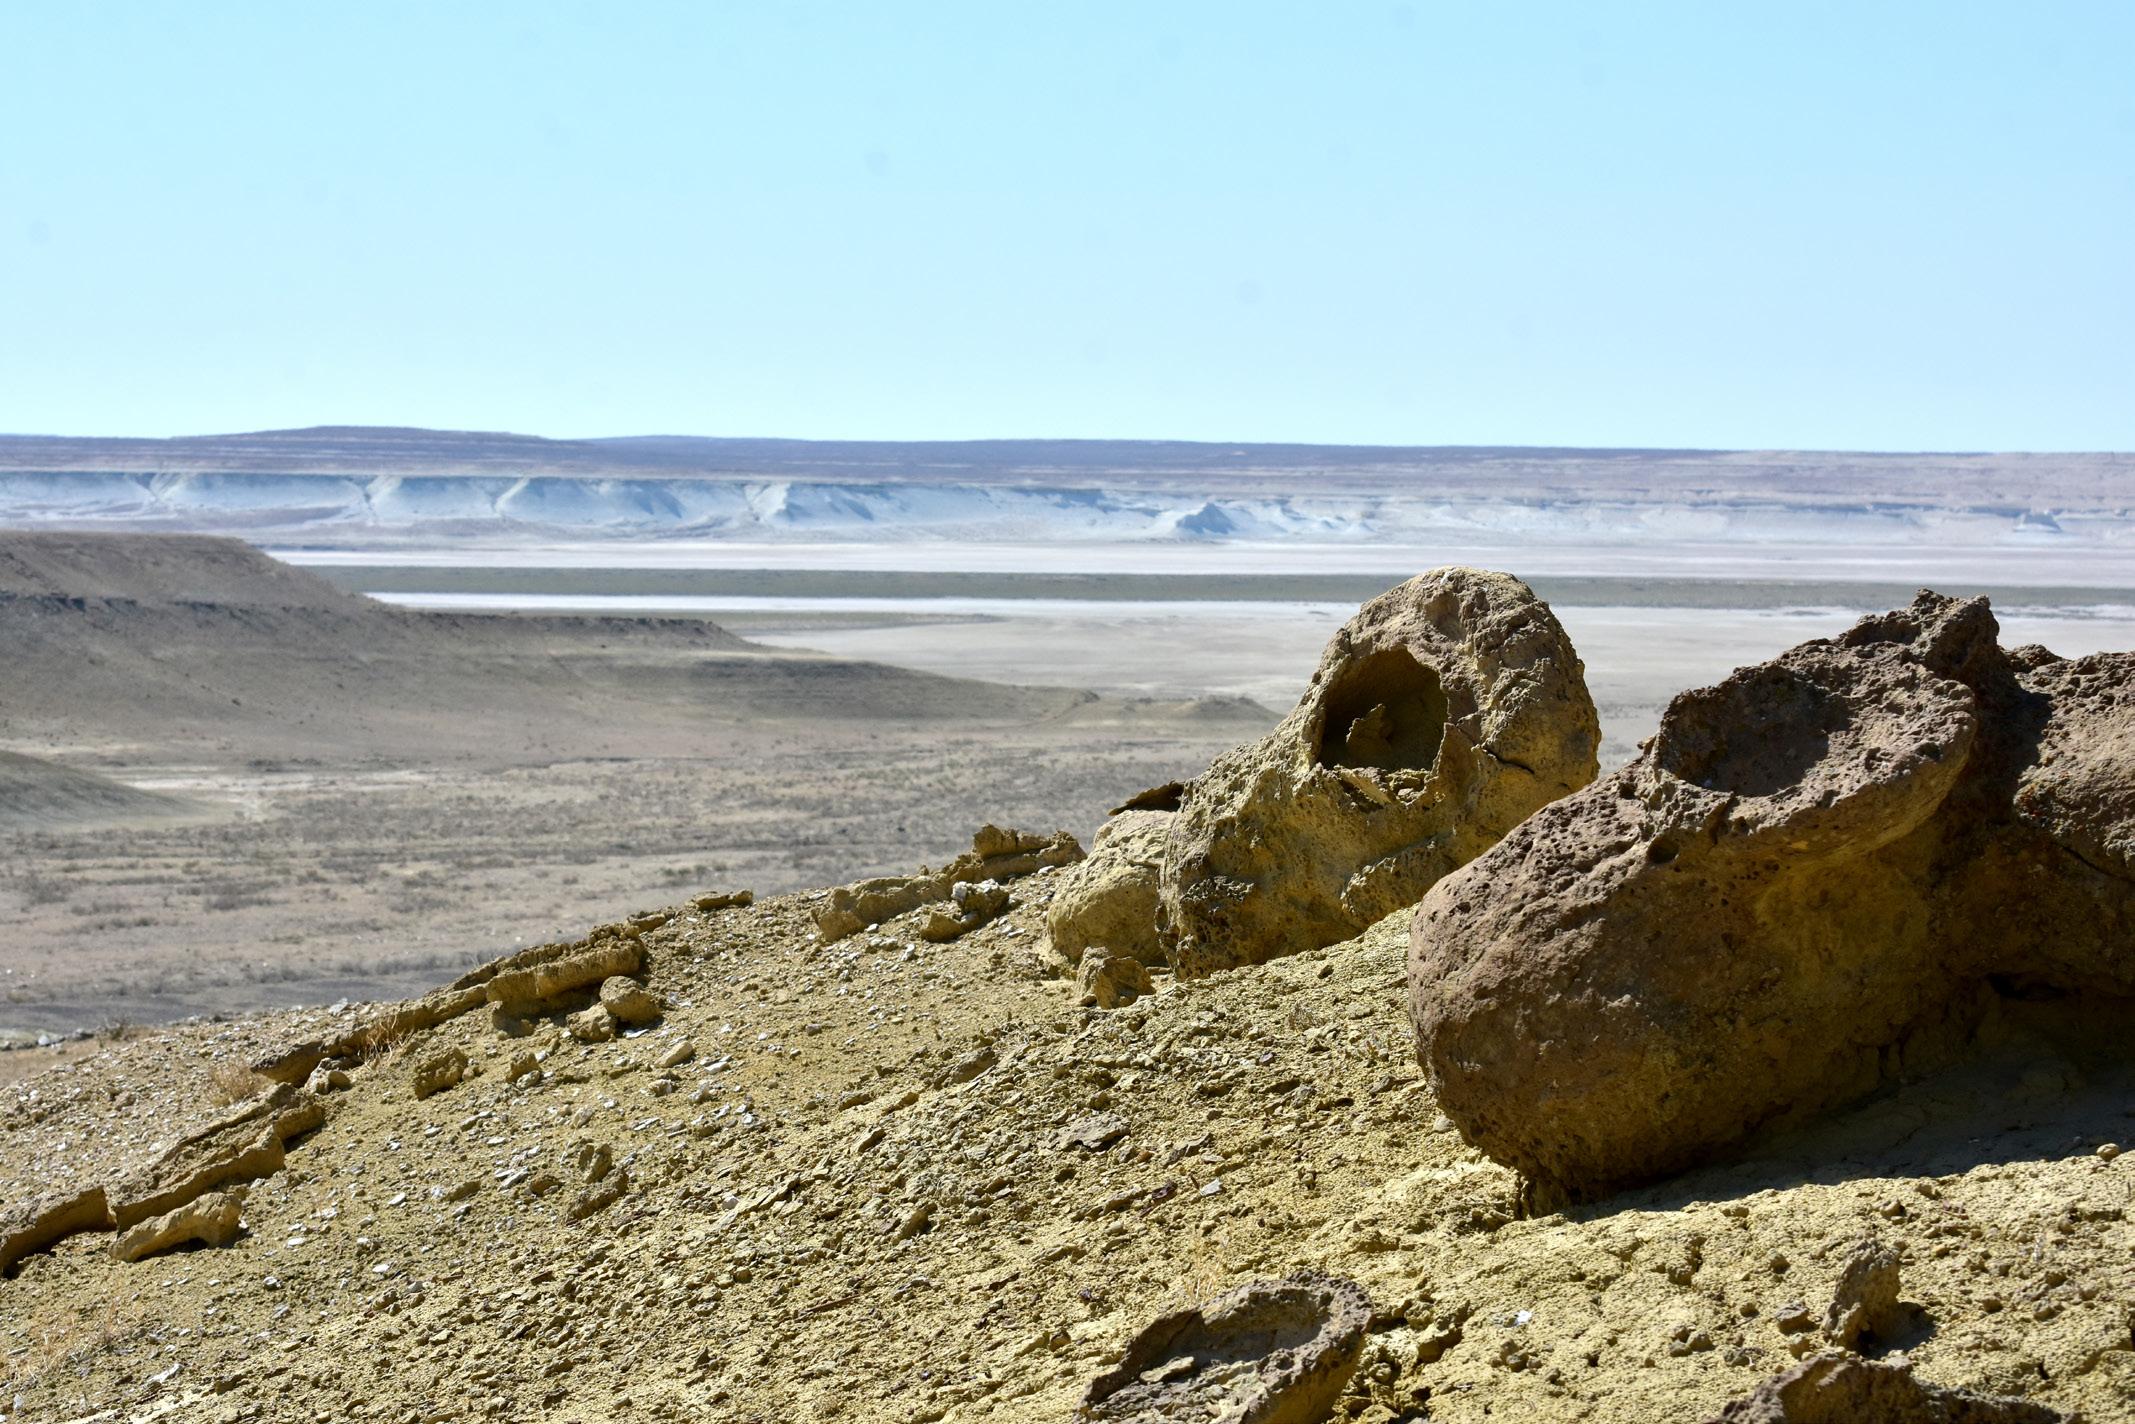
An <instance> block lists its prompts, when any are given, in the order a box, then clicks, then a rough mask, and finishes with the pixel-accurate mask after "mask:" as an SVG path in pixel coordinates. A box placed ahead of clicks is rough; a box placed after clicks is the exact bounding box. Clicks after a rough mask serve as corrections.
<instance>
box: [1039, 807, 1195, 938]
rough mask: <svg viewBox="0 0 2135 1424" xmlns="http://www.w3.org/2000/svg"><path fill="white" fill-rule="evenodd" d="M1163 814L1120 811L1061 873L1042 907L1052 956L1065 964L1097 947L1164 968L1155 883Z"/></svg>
mask: <svg viewBox="0 0 2135 1424" xmlns="http://www.w3.org/2000/svg"><path fill="white" fill-rule="evenodd" d="M1171 819H1172V813H1171V812H1169V811H1140V810H1130V811H1121V812H1119V813H1118V814H1116V815H1114V816H1113V817H1112V819H1111V820H1109V821H1107V822H1105V824H1104V827H1103V829H1101V830H1099V831H1098V833H1097V838H1096V839H1095V840H1093V841H1092V842H1090V854H1089V857H1088V858H1087V859H1085V860H1084V861H1083V862H1082V863H1081V864H1079V865H1076V866H1073V867H1071V868H1070V869H1068V870H1067V871H1065V872H1064V873H1063V874H1061V875H1060V877H1059V878H1058V880H1057V882H1056V884H1055V888H1054V890H1053V899H1052V903H1051V904H1050V905H1048V906H1047V907H1046V911H1045V928H1046V931H1047V933H1048V934H1049V935H1050V936H1051V938H1052V944H1053V952H1054V953H1056V954H1058V955H1060V956H1061V957H1062V958H1063V959H1065V960H1067V962H1068V963H1070V964H1079V963H1081V961H1082V953H1083V951H1084V950H1086V949H1088V948H1089V947H1090V946H1091V945H1093V944H1101V945H1103V946H1105V947H1106V948H1107V949H1110V950H1111V951H1112V952H1113V953H1114V954H1127V955H1132V956H1133V957H1134V958H1136V959H1139V960H1140V961H1141V962H1142V963H1144V964H1147V965H1151V966H1154V967H1159V968H1161V967H1165V966H1167V965H1168V964H1169V962H1170V961H1169V959H1168V957H1167V956H1166V955H1165V953H1164V946H1163V944H1162V942H1161V940H1160V938H1159V936H1158V934H1157V879H1158V876H1159V874H1160V872H1161V870H1162V867H1163V863H1164V840H1165V837H1166V836H1168V835H1169V834H1170V832H1171Z"/></svg>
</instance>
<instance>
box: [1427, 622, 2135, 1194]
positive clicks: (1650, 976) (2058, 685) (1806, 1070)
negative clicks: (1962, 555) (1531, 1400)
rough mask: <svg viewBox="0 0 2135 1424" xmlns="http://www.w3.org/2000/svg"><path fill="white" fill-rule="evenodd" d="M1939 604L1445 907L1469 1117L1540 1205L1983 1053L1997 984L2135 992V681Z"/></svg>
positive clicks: (1689, 711) (1696, 738)
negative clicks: (1893, 1079)
mask: <svg viewBox="0 0 2135 1424" xmlns="http://www.w3.org/2000/svg"><path fill="white" fill-rule="evenodd" d="M1996 633H1997V628H1996V625H1995V622H1994V619H1993V616H1992V614H1991V613H1990V612H1989V610H1988V608H1987V605H1986V603H1985V601H1984V600H1979V599H1974V600H1969V601H1958V600H1953V599H1948V598H1943V597H1940V596H1938V595H1934V594H1927V593H1923V594H1922V595H1921V596H1920V597H1919V598H1918V599H1916V600H1915V602H1914V603H1913V605H1912V606H1911V607H1910V608H1907V609H1904V610H1900V611H1898V612H1894V613H1890V614H1884V615H1880V616H1878V617H1874V618H1869V619H1865V620H1863V621H1862V622H1861V623H1860V624H1858V625H1856V626H1855V627H1854V628H1853V629H1852V630H1850V631H1849V632H1848V633H1846V634H1845V635H1843V636H1842V637H1840V638H1837V639H1833V640H1818V641H1815V642H1810V643H1805V644H1802V645H1801V646H1800V647H1797V648H1794V649H1791V650H1790V651H1788V652H1787V653H1785V654H1782V655H1781V656H1780V657H1778V658H1776V659H1774V660H1773V661H1771V662H1769V663H1766V664H1764V665H1762V666H1759V667H1755V668H1748V669H1744V670H1742V671H1740V672H1737V673H1736V674H1735V675H1734V676H1733V677H1730V678H1729V679H1728V680H1727V681H1725V682H1723V683H1721V684H1720V685H1718V686H1717V687H1712V688H1705V689H1701V690H1698V691H1694V692H1688V693H1685V694H1683V695H1681V696H1679V697H1678V698H1676V699H1675V701H1674V702H1673V703H1672V704H1670V706H1669V708H1668V711H1667V714H1666V715H1665V716H1664V718H1663V719H1662V723H1661V728H1660V732H1659V734H1658V735H1657V736H1656V737H1655V738H1654V739H1653V741H1652V742H1650V743H1649V744H1648V746H1647V749H1646V751H1645V752H1644V754H1643V755H1641V756H1640V757H1639V759H1638V760H1636V761H1634V762H1633V763H1632V764H1631V765H1630V766H1628V767H1626V768H1624V769H1623V770H1622V771H1620V772H1618V773H1616V774H1614V775H1612V776H1610V777H1608V778H1606V779H1605V780H1603V781H1601V782H1598V783H1596V784H1595V785H1593V786H1590V787H1588V788H1586V789H1585V790H1584V791H1581V792H1580V793H1578V794H1576V795H1574V796H1570V797H1567V798H1565V799H1564V800H1562V801H1559V802H1557V803H1555V804H1553V805H1550V806H1546V807H1544V808H1543V809H1542V810H1540V811H1539V812H1537V813H1536V814H1535V815H1534V816H1533V817H1531V818H1530V819H1529V820H1528V821H1527V822H1526V823H1524V824H1523V825H1521V826H1520V827H1519V828H1518V829H1517V830H1515V831H1514V832H1512V834H1510V835H1508V836H1507V837H1506V838H1505V839H1504V840H1503V841H1501V842H1500V843H1499V844H1498V845H1497V846H1496V848H1495V849H1493V850H1491V851H1489V852H1488V853H1486V854H1484V855H1483V856H1481V857H1480V858H1478V859H1477V860H1475V861H1474V862H1473V863H1472V864H1470V865H1468V866H1467V867H1466V868H1465V869H1463V870H1462V871H1460V872H1459V873H1457V874H1455V875H1452V876H1449V877H1448V878H1447V879H1445V880H1443V881H1441V882H1440V883H1439V884H1438V885H1437V886H1436V887H1435V888H1433V889H1432V891H1431V892H1430V894H1429V895H1428V896H1427V897H1426V898H1425V899H1424V902H1423V904H1422V905H1421V906H1420V907H1419V909H1418V911H1417V914H1416V918H1415V922H1414V926H1413V929H1412V935H1411V948H1410V964H1409V983H1410V1009H1411V1017H1412V1021H1413V1023H1414V1025H1415V1028H1416V1033H1417V1039H1418V1048H1419V1052H1420V1054H1421V1056H1422V1059H1423V1062H1424V1064H1425V1066H1426V1068H1427V1069H1428V1070H1429V1072H1430V1074H1431V1077H1432V1080H1433V1083H1434V1086H1435V1087H1436V1088H1437V1090H1438V1093H1439V1096H1440V1102H1441V1105H1442V1107H1443V1109H1444V1111H1445V1112H1446V1114H1447V1115H1448V1116H1449V1117H1450V1118H1451V1119H1452V1120H1453V1121H1454V1123H1455V1124H1457V1125H1458V1126H1459V1128H1460V1130H1461V1131H1462V1133H1463V1134H1464V1135H1465V1136H1466V1137H1467V1138H1468V1140H1469V1141H1471V1142H1472V1143H1474V1144H1475V1145H1476V1146H1478V1147H1480V1148H1482V1149H1483V1150H1484V1151H1485V1152H1487V1153H1489V1154H1490V1155H1492V1156H1493V1157H1496V1158H1497V1159H1498V1160H1499V1161H1501V1162H1504V1163H1506V1164H1508V1165H1511V1166H1513V1167H1516V1168H1517V1169H1519V1170H1520V1171H1521V1172H1522V1173H1523V1174H1524V1175H1525V1176H1526V1177H1527V1178H1528V1179H1529V1182H1530V1184H1531V1188H1532V1193H1531V1195H1532V1199H1533V1200H1534V1201H1535V1202H1537V1203H1538V1204H1548V1203H1551V1202H1553V1201H1558V1200H1563V1199H1566V1198H1570V1199H1582V1198H1592V1197H1596V1196H1600V1195H1604V1194H1606V1193H1608V1192H1610V1191H1612V1190H1615V1189H1617V1188H1620V1187H1622V1186H1625V1185H1629V1184H1631V1183H1635V1182H1638V1181H1642V1180H1648V1179H1651V1178H1654V1177H1657V1176H1661V1175H1665V1174H1667V1173H1670V1172H1673V1171H1676V1170H1679V1169H1681V1168H1684V1167H1687V1166H1690V1165H1692V1164H1694V1163H1696V1162H1699V1161H1702V1160H1706V1159H1708V1158H1710V1157H1712V1156H1714V1155H1715V1154H1716V1153H1718V1152H1720V1151H1722V1150H1724V1149H1725V1148H1727V1147H1729V1146H1730V1145H1732V1144H1734V1143H1737V1142H1739V1141H1740V1140H1742V1139H1743V1138H1744V1137H1745V1136H1747V1135H1748V1134H1749V1133H1751V1132H1752V1131H1754V1130H1755V1129H1757V1128H1758V1127H1759V1126H1760V1125H1762V1124H1766V1123H1770V1122H1773V1121H1774V1120H1776V1119H1780V1118H1781V1117H1782V1116H1783V1115H1787V1116H1789V1117H1790V1118H1799V1117H1801V1116H1804V1115H1807V1114H1810V1113H1813V1112H1816V1111H1819V1110H1822V1109H1825V1108H1828V1107H1831V1106H1833V1105H1836V1104H1839V1103H1842V1102H1845V1101H1848V1100H1850V1099H1854V1098H1858V1097H1860V1096H1862V1095H1864V1094H1865V1093H1867V1092H1868V1091H1870V1090H1871V1089H1873V1088H1875V1087H1877V1086H1878V1085H1879V1084H1881V1083H1883V1082H1885V1081H1887V1079H1888V1078H1889V1077H1890V1076H1891V1075H1892V1074H1893V1073H1894V1072H1896V1071H1898V1069H1899V1068H1900V1066H1901V1065H1902V1064H1903V1063H1904V1062H1905V1061H1906V1060H1907V1058H1908V1056H1909V1055H1926V1056H1929V1057H1932V1056H1934V1055H1936V1054H1947V1053H1948V1052H1949V1051H1951V1046H1952V1045H1954V1044H1959V1043H1961V1042H1962V1040H1963V1038H1964V1036H1965V1034H1966V1032H1968V1030H1969V1026H1970V1024H1971V1023H1972V1021H1973V1020H1974V1019H1975V1018H1976V1016H1977V1015H1978V1013H1979V1012H1980V1011H1981V1008H1982V1003H1983V1000H1982V996H1983V995H1985V994H1987V993H1988V992H1989V990H1988V985H1989V984H1990V982H1992V983H1996V984H2001V985H2003V986H2007V985H2010V984H2021V985H2025V986H2028V987H2030V988H2032V989H2036V990H2041V991H2047V992H2059V993H2066V992H2072V991H2082V990H2102V991H2105V992H2109V993H2110V992H2118V993H2126V992H2129V991H2130V990H2131V989H2135V953H2131V951H2130V945H2131V944H2135V938H2131V935H2130V930H2131V927H2135V918H2131V917H2135V881H2131V879H2130V878H2129V877H2128V876H2127V875H2126V874H2125V873H2124V870H2125V859H2124V856H2125V849H2126V847H2127V846H2128V844H2129V839H2128V837H2129V834H2130V825H2131V822H2130V819H2129V816H2128V810H2129V797H2130V795H2131V793H2129V792H2128V791H2127V789H2126V783H2125V782H2124V781H2122V780H2119V779H2117V775H2118V773H2117V771H2116V769H2117V768H2121V767H2123V766H2124V765H2125V762H2126V757H2127V753H2128V748H2129V746H2130V744H2131V742H2130V739H2131V736H2135V733H2131V728H2135V696H2131V693H2135V659H2130V658H2128V657H2127V656H2125V655H2117V654H2116V655H2108V656H2102V657H2093V658H2085V659H2081V660H2079V661H2075V662H2067V661H2062V660H2059V659H2055V658H2053V657H2052V655H2051V654H2046V653H2043V652H2042V651H2041V652H2027V655H2026V656H2025V657H2023V658H2021V659H2018V658H2011V657H2010V656H2008V655H2007V654H2005V653H2004V652H2003V651H2002V650H2001V649H2000V648H1999V647H1998V646H1997V644H1996V642H1995V637H1996Z"/></svg>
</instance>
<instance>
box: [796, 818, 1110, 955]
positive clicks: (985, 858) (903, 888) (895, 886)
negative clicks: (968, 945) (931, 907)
mask: <svg viewBox="0 0 2135 1424" xmlns="http://www.w3.org/2000/svg"><path fill="white" fill-rule="evenodd" d="M1081 859H1082V846H1081V845H1080V844H1078V843H1077V842H1076V840H1075V838H1074V837H1073V836H1071V835H1069V834H1068V833H1067V832H1066V831H1060V832H1057V833H1055V834H1054V835H1051V836H1033V835H1025V834H1024V833H1022V832H1020V831H1004V830H1002V829H1001V828H1000V827H999V826H982V827H980V829H979V832H978V834H977V835H975V836H973V837H972V838H971V849H970V850H968V851H966V852H965V853H964V854H962V855H960V856H958V857H957V858H956V859H955V860H952V861H950V862H949V863H948V864H947V865H946V866H943V867H942V868H941V869H940V870H921V871H920V873H919V874H917V875H887V876H879V877H877V878H875V879H872V880H856V881H854V882H853V883H852V884H850V885H840V886H839V887H838V888H837V889H835V890H832V891H831V892H830V895H829V897H828V899H827V901H826V902H825V903H824V905H823V907H822V908H821V909H819V910H817V911H816V914H815V923H816V932H817V933H818V934H820V935H821V936H822V937H823V941H824V942H825V943H826V944H827V943H830V942H832V941H835V940H841V939H843V938H845V937H846V936H847V935H851V934H857V933H859V932H860V931H861V930H864V929H867V928H868V927H870V926H872V925H879V924H881V923H882V922H883V921H884V920H891V919H895V918H896V917H897V916H899V915H903V914H908V913H910V912H911V911H913V910H916V909H918V908H919V907H920V906H922V905H928V904H932V903H934V902H935V901H937V900H947V899H949V898H950V896H951V894H952V893H953V892H954V890H955V888H956V886H957V885H959V884H961V883H970V884H974V885H975V884H978V883H980V882H982V881H987V880H1016V879H1020V878H1022V877H1023V876H1026V875H1034V874H1036V873H1037V872H1038V871H1040V870H1042V869H1045V868H1047V867H1049V866H1062V865H1073V864H1074V863H1075V862H1076V861H1078V860H1081Z"/></svg>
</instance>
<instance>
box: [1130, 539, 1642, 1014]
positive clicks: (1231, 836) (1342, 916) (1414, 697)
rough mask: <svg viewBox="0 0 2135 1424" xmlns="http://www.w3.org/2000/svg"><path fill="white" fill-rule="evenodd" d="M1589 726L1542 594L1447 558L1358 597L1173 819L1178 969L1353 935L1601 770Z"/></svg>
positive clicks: (1194, 972) (1227, 965)
mask: <svg viewBox="0 0 2135 1424" xmlns="http://www.w3.org/2000/svg"><path fill="white" fill-rule="evenodd" d="M1599 744H1600V731H1599V723H1598V722H1597V720H1596V717H1595V712H1594V703H1593V699H1592V698H1591V697H1590V696H1589V695H1588V693H1587V689H1586V679H1585V672H1584V669H1583V668H1582V667H1581V665H1580V662H1579V658H1578V656H1577V654H1576V653H1574V652H1573V650H1572V645H1571V640H1570V639H1569V638H1567V637H1566V636H1565V633H1564V629H1563V628H1562V627H1561V626H1559V624H1558V622H1557V619H1556V616H1555V615H1554V614H1552V613H1551V612H1550V610H1549V606H1548V605H1547V604H1545V603H1544V602H1542V600H1541V599H1539V598H1537V597H1536V596H1535V595H1534V593H1533V591H1532V590H1530V589H1529V588H1528V587H1527V585H1525V584H1523V583H1521V582H1520V581H1519V580H1518V579H1515V578H1513V577H1511V576H1510V575H1508V574H1501V573H1488V572H1484V571H1481V570H1477V569H1465V568H1445V569H1437V570H1434V571H1432V572H1431V573H1427V574H1424V575H1421V576H1420V577H1417V578H1414V579H1411V580H1409V581H1408V582H1407V583H1405V584H1402V585H1401V586H1400V587H1398V588H1395V589H1392V590H1390V591H1389V592H1387V593H1384V594H1381V595H1380V596H1379V597H1378V598H1375V599H1373V600H1372V601H1371V602H1369V603H1367V604H1365V605H1364V607H1363V608H1362V609H1361V610H1360V611H1359V612H1358V613H1357V616H1356V617H1355V618H1353V619H1351V620H1350V621H1349V622H1348V623H1347V624H1345V625H1344V626H1343V627H1342V628H1341V629H1340V631H1338V632H1337V633H1336V634H1335V636H1334V638H1333V640H1332V641H1331V642H1329V644H1328V645H1327V649H1326V651H1325V652H1324V653H1323V654H1322V655H1321V658H1320V664H1319V668H1318V670H1317V671H1316V672H1315V673H1314V674H1313V678H1312V682H1311V685H1310V686H1309V687H1308V688H1307V689H1306V692H1305V695H1304V698H1303V699H1302V700H1301V701H1300V702H1299V703H1298V705H1297V707H1296V709H1295V710H1294V711H1292V712H1291V713H1290V715H1289V716H1288V717H1287V718H1285V719H1284V720H1283V722H1282V724H1281V725H1280V726H1278V727H1277V728H1276V729H1275V730H1274V731H1273V732H1271V733H1270V734H1269V735H1268V736H1267V737H1265V738H1263V739H1262V740H1260V741H1258V742H1253V743H1250V744H1248V745H1246V746H1242V747H1238V748H1235V749H1233V750H1232V751H1230V752H1227V753H1225V754H1224V755H1222V756H1220V757H1218V758H1217V759H1216V760H1215V762H1214V763H1213V764H1212V765H1210V767H1209V769H1208V770H1207V771H1206V772H1204V773H1203V774H1202V775H1201V776H1199V777H1198V778H1196V779H1195V780H1194V781H1193V783H1192V784H1191V785H1190V786H1188V787H1187V788H1186V791H1185V794H1184V796H1183V797H1182V799H1181V801H1180V805H1179V810H1178V812H1177V813H1176V815H1175V816H1174V817H1173V819H1172V821H1171V825H1170V827H1169V831H1168V835H1167V840H1166V845H1165V853H1164V864H1163V871H1162V874H1161V877H1160V901H1161V909H1162V917H1163V922H1164V927H1165V935H1166V937H1167V940H1168V942H1169V946H1170V950H1171V957H1172V961H1173V964H1174V966H1175V968H1176V969H1177V972H1178V973H1179V975H1180V977H1182V978H1195V977H1200V976H1204V975H1208V974H1212V973H1215V972H1217V971H1220V970H1224V969H1231V968H1236V967H1238V966H1240V965H1246V964H1257V963H1262V962H1264V961H1266V960H1269V959H1274V958H1277V957H1279V956H1282V955H1286V954H1295V953H1297V952H1299V951H1301V950H1306V949H1313V948H1317V947H1319V946H1321V945H1325V944H1331V943H1334V942H1335V941H1338V940H1342V939H1346V938H1348V937H1350V936H1352V935H1355V934H1358V933H1361V932H1362V931H1363V930H1364V929H1365V927H1367V926H1369V925H1370V924H1372V923H1373V922H1375V921H1377V920H1379V919H1380V918H1382V917H1384V916H1385V915H1388V914H1391V913H1392V912H1393V911H1395V910H1398V909H1401V908H1403V907H1404V906H1407V905H1412V904H1414V903H1415V902H1416V901H1417V900H1418V899H1420V898H1421V897H1422V895H1423V893H1424V891H1426V890H1428V889H1429V888H1430V887H1431V886H1432V885H1433V884H1434V883H1436V882H1437V881H1438V880H1439V878H1440V877H1442V876H1444V875H1446V874H1447V873H1448V872H1450V871H1452V870H1454V869H1456V868H1458V867H1459V866H1461V865H1464V864H1466V863H1467V862H1468V861H1470V860H1472V859H1474V858H1475V857H1476V856H1477V855H1479V854H1481V853H1482V852H1483V851H1485V850H1487V849H1488V848H1489V847H1490V846H1491V845H1493V844H1495V843H1496V842H1497V840H1498V838H1499V837H1500V836H1502V835H1504V834H1505V832H1507V831H1508V830H1510V829H1511V828H1512V827H1513V826H1515V825H1517V824H1518V823H1519V822H1520V821H1521V820H1522V819H1523V818H1525V817H1526V816H1527V815H1528V814H1529V813H1530V812H1532V811H1534V810H1535V809H1536V808H1537V807H1540V806H1543V805H1546V804H1547V803H1549V802H1551V801H1553V800H1555V799H1557V798H1558V797H1560V796H1563V795H1565V794H1567V793H1569V792H1572V791H1576V790H1577V789H1578V788H1580V787H1582V786H1584V785H1586V784H1587V783H1588V782H1589V781H1591V780H1592V779H1593V777H1594V772H1595V768H1596V761H1595V752H1596V748H1597V747H1598V746H1599Z"/></svg>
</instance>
